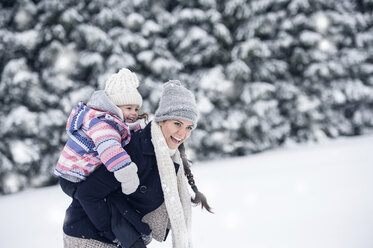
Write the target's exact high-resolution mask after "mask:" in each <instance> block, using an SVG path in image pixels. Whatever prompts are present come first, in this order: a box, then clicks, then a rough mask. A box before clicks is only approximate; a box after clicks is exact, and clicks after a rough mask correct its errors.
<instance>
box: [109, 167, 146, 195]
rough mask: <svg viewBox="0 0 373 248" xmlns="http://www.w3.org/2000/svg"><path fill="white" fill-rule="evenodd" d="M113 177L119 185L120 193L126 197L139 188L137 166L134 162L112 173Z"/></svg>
mask: <svg viewBox="0 0 373 248" xmlns="http://www.w3.org/2000/svg"><path fill="white" fill-rule="evenodd" d="M114 176H115V178H116V179H117V180H118V181H119V182H120V183H121V186H122V192H123V193H124V194H126V195H129V194H132V193H133V192H135V191H136V189H137V187H139V184H140V180H139V176H138V175H137V165H136V164H135V163H134V162H131V163H130V164H129V165H127V166H126V167H124V168H122V169H120V170H117V171H114Z"/></svg>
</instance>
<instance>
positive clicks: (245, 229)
mask: <svg viewBox="0 0 373 248" xmlns="http://www.w3.org/2000/svg"><path fill="white" fill-rule="evenodd" d="M372 145H373V135H365V136H361V137H353V138H339V139H338V140H334V141H324V142H323V143H322V144H311V145H301V146H296V147H287V148H281V149H278V150H275V151H269V152H264V153H261V154H257V155H251V156H246V157H241V158H232V159H225V160H219V161H211V162H208V163H206V162H205V163H197V164H195V166H194V170H193V171H194V174H195V178H196V181H197V185H198V186H199V188H200V190H201V191H203V192H204V193H205V194H206V195H207V196H208V199H209V201H210V204H211V205H212V207H213V208H214V211H215V214H209V213H207V212H205V211H203V212H201V211H200V208H199V207H196V208H194V209H193V214H194V215H193V241H194V247H196V248H210V247H214V248H226V247H235V248H246V247H250V248H315V247H317V248H371V247H373V239H372V230H373V211H372V209H373V198H372V195H373V194H372V193H373V156H372ZM68 204H69V198H68V197H67V196H65V195H64V194H63V193H62V191H60V189H59V187H58V186H54V187H48V188H42V189H29V190H26V191H24V192H21V193H17V194H13V195H9V196H2V197H0V220H1V221H0V247H6V248H19V247H36V248H47V247H48V248H50V247H56V248H62V220H63V216H64V211H65V209H66V208H67V206H68ZM170 241H171V236H170V238H169V239H168V241H167V242H166V243H163V244H161V243H157V241H153V242H152V243H151V244H150V245H149V246H148V247H150V248H161V247H162V248H170V247H171V242H170Z"/></svg>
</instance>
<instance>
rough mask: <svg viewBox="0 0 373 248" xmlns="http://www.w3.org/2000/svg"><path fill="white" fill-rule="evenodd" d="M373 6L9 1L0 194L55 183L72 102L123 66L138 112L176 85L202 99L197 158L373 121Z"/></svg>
mask: <svg viewBox="0 0 373 248" xmlns="http://www.w3.org/2000/svg"><path fill="white" fill-rule="evenodd" d="M372 7H373V2H372V1H371V0H359V1H350V0H328V1H325V0H312V1H311V0H250V1H249V0H230V1H221V0H196V1H190V0H177V1H175V0H172V1H171V0H160V1H151V0H136V1H129V0H106V1H103V0H92V1H73V0H63V1H57V0H15V1H1V2H0V75H1V78H0V80H1V81H0V104H1V109H0V125H1V127H2V128H1V129H0V137H1V142H0V193H12V192H16V191H18V190H20V189H22V188H24V187H28V186H35V187H38V186H44V185H49V184H53V183H55V182H56V178H55V177H54V176H53V174H52V171H53V169H54V166H55V163H56V161H57V158H58V156H59V153H60V152H61V150H62V147H63V145H64V142H65V141H66V138H67V136H66V134H65V130H64V129H65V122H66V118H67V116H68V114H69V112H70V110H71V108H72V107H73V106H74V105H75V104H77V103H78V102H79V101H86V100H87V99H88V98H89V96H90V94H91V93H92V92H93V91H94V90H95V89H98V88H102V87H103V86H104V82H105V80H106V79H107V77H108V76H109V75H111V74H112V73H115V72H117V71H118V70H119V69H120V68H123V67H127V68H129V69H131V70H132V71H134V72H136V74H137V75H138V77H139V79H140V81H141V84H140V88H139V90H140V92H141V94H142V95H143V98H144V106H143V110H144V111H145V112H148V113H150V114H152V113H154V111H155V110H156V107H157V105H158V100H159V97H160V93H161V85H162V83H164V82H166V81H167V80H169V79H179V80H180V81H182V82H183V83H184V84H185V85H186V86H187V87H188V88H189V89H191V90H192V91H193V92H194V93H195V95H196V98H197V102H198V106H199V109H200V111H201V119H200V122H199V124H198V129H197V130H195V131H194V132H193V135H192V137H191V139H190V141H188V142H187V146H188V153H189V155H190V157H191V158H193V159H199V160H206V159H216V158H219V157H224V156H236V155H245V154H249V153H255V152H261V151H264V150H267V149H272V148H274V147H278V146H281V145H282V144H285V143H286V142H292V141H295V142H307V141H317V140H319V139H321V138H325V137H338V136H341V135H359V134H364V133H366V132H368V131H369V130H370V129H371V128H372V126H373V60H372V54H373V16H372V14H371V11H370V10H371V9H372Z"/></svg>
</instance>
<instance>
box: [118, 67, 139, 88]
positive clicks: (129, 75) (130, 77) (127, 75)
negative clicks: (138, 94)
mask: <svg viewBox="0 0 373 248" xmlns="http://www.w3.org/2000/svg"><path fill="white" fill-rule="evenodd" d="M118 77H119V78H120V80H121V81H123V82H125V83H126V84H127V86H128V87H132V88H137V87H139V80H138V79H137V77H136V75H135V73H133V72H131V71H130V70H128V69H127V68H123V69H121V70H120V71H119V72H118Z"/></svg>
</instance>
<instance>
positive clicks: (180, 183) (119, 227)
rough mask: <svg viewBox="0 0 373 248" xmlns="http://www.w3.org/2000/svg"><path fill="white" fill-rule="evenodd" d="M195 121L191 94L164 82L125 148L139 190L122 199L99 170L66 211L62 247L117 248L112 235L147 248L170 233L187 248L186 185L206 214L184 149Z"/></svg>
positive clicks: (109, 177) (125, 244) (111, 178)
mask: <svg viewBox="0 0 373 248" xmlns="http://www.w3.org/2000/svg"><path fill="white" fill-rule="evenodd" d="M198 118H199V113H198V110H197V106H196V102H195V99H194V96H193V94H192V93H191V92H190V91H189V90H187V89H186V88H184V87H183V86H182V85H181V84H180V82H179V81H169V82H167V83H166V84H165V85H164V88H163V92H162V96H161V99H160V103H159V107H158V109H157V111H156V113H155V118H154V121H153V122H151V123H149V124H148V125H147V126H146V127H145V128H144V129H143V130H140V131H138V132H136V133H134V134H133V136H132V138H131V141H130V143H129V144H128V145H127V146H126V151H127V153H128V154H129V155H130V156H131V159H132V161H133V162H134V163H136V164H137V166H138V171H137V174H138V177H139V179H140V185H139V187H138V188H137V190H136V191H135V192H134V193H132V194H130V195H124V194H123V193H122V192H121V191H120V190H121V185H120V183H119V182H118V181H117V180H116V179H115V177H114V176H113V175H112V173H109V172H108V171H107V170H105V169H102V168H98V169H97V170H96V171H95V172H94V173H93V174H92V175H91V176H90V177H88V178H87V180H86V181H84V182H82V183H81V184H80V185H79V186H78V187H77V190H76V192H75V194H74V196H73V197H74V198H73V202H72V204H71V205H70V207H69V208H68V209H67V211H66V217H65V222H64V244H65V248H71V247H115V245H113V244H114V243H115V242H116V241H117V240H114V241H113V233H114V235H115V237H116V238H117V239H118V240H119V243H120V244H121V246H122V247H125V248H127V247H133V248H134V247H136V248H137V247H146V246H145V244H146V243H148V242H149V238H150V237H153V238H154V239H156V240H157V241H163V240H165V239H166V237H167V234H168V231H169V230H171V233H172V243H173V247H174V248H188V247H191V240H190V236H189V235H190V226H191V223H190V222H191V198H190V195H189V191H188V188H187V181H188V182H189V184H190V185H191V186H192V189H193V191H194V192H195V194H196V195H195V198H194V199H192V202H194V203H201V204H202V207H205V208H206V209H207V210H208V211H210V207H209V205H208V204H207V202H206V199H205V197H204V196H203V195H202V194H201V193H200V192H199V191H198V189H197V187H196V185H195V183H194V180H193V175H192V174H191V171H190V168H189V165H188V163H187V159H186V157H185V152H184V147H183V143H184V142H185V141H186V140H187V139H188V138H189V136H190V134H191V132H192V130H193V129H194V128H195V127H196V125H197V121H198ZM178 149H179V150H178ZM100 167H103V166H100ZM122 190H123V185H122ZM108 205H109V206H110V209H108V207H107V206H108ZM110 216H111V225H109V224H108V223H110ZM83 244H84V245H85V246H84V245H83Z"/></svg>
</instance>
